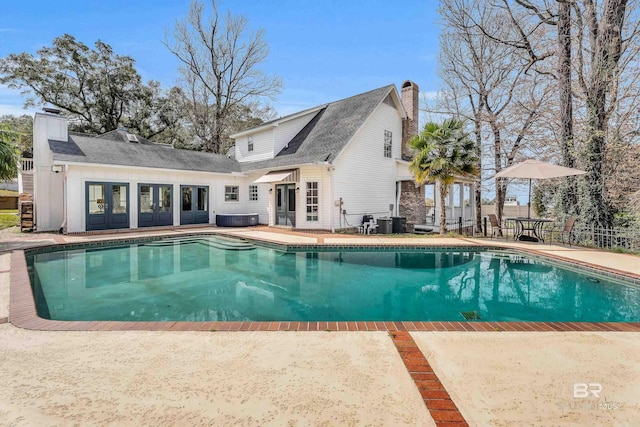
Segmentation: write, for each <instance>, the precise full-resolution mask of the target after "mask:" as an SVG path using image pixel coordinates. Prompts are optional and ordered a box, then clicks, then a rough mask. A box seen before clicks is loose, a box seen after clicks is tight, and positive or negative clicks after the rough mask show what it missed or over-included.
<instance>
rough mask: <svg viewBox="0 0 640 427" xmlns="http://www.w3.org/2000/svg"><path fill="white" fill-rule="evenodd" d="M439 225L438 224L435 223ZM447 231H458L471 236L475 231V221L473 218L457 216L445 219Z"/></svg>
mask: <svg viewBox="0 0 640 427" xmlns="http://www.w3.org/2000/svg"><path fill="white" fill-rule="evenodd" d="M436 225H438V226H439V225H440V224H436ZM445 229H446V230H447V232H452V233H458V234H462V235H465V236H473V235H474V233H475V231H476V221H475V220H474V219H463V218H462V217H458V218H455V219H447V220H446V228H445Z"/></svg>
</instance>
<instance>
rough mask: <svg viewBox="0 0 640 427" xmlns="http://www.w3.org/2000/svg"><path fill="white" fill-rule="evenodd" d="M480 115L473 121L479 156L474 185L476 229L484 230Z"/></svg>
mask: <svg viewBox="0 0 640 427" xmlns="http://www.w3.org/2000/svg"><path fill="white" fill-rule="evenodd" d="M481 109H482V104H480V107H479V108H478V111H481ZM479 115H480V114H476V115H475V120H474V121H473V123H474V126H475V133H476V147H475V148H476V156H477V157H478V162H477V164H476V168H477V169H478V178H477V179H476V183H475V185H474V189H475V199H476V204H475V208H476V212H475V214H476V230H482V180H481V178H480V177H481V176H482V129H481V126H482V123H481V121H480V118H479Z"/></svg>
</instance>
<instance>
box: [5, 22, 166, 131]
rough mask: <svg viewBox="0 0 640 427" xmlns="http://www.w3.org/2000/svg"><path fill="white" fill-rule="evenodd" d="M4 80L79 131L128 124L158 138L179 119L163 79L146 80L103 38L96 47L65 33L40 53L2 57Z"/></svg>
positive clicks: (27, 104)
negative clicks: (67, 119) (170, 109)
mask: <svg viewBox="0 0 640 427" xmlns="http://www.w3.org/2000/svg"><path fill="white" fill-rule="evenodd" d="M0 83H2V84H7V85H8V86H9V87H10V88H14V89H20V90H21V91H22V94H23V95H26V96H27V98H26V101H25V107H30V106H35V105H44V104H50V105H53V106H56V107H58V108H60V109H61V110H63V111H64V112H65V113H66V114H67V115H68V116H69V117H70V119H71V123H70V125H71V128H72V129H73V130H75V131H79V132H87V133H96V134H100V133H104V132H109V131H111V130H114V129H117V128H118V127H119V126H126V127H128V128H130V129H131V131H132V132H135V133H138V134H140V135H142V136H144V137H145V138H153V137H154V136H155V135H158V134H160V133H162V132H164V131H165V130H166V129H167V128H170V127H171V126H172V125H173V124H174V123H175V122H174V120H173V117H172V116H171V115H168V116H167V115H164V114H163V112H164V110H165V107H166V106H167V103H168V98H166V97H164V96H162V93H161V90H160V84H159V83H157V82H154V81H150V82H149V83H147V84H144V83H143V82H142V79H141V77H140V75H139V74H138V72H137V70H136V68H135V61H134V60H133V58H131V57H129V56H123V55H118V54H115V53H114V51H113V49H112V48H111V46H109V45H108V44H107V43H104V42H103V41H101V40H98V41H97V42H95V48H93V49H92V48H90V47H88V46H87V45H85V44H84V43H82V42H80V41H78V40H76V39H75V38H74V37H73V36H71V35H69V34H65V35H63V36H60V37H56V38H55V39H54V40H53V45H52V46H45V47H43V48H41V49H39V50H38V51H37V53H36V55H35V56H34V55H31V54H29V53H24V52H23V53H13V54H10V55H9V56H7V57H6V58H2V59H0Z"/></svg>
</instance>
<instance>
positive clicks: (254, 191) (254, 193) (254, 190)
mask: <svg viewBox="0 0 640 427" xmlns="http://www.w3.org/2000/svg"><path fill="white" fill-rule="evenodd" d="M256 200H258V186H257V185H250V186H249V201H251V202H255V201H256Z"/></svg>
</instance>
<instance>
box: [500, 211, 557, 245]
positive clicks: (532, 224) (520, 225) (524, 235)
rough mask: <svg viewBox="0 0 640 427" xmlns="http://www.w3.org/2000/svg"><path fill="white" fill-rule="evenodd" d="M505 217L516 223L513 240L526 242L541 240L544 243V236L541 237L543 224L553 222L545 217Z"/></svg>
mask: <svg viewBox="0 0 640 427" xmlns="http://www.w3.org/2000/svg"><path fill="white" fill-rule="evenodd" d="M505 219H506V221H513V222H515V224H516V226H515V233H514V235H513V239H514V240H521V241H527V242H538V241H542V243H544V238H543V237H542V227H543V226H544V225H545V224H548V223H551V222H553V220H552V219H547V218H524V217H512V218H505ZM532 234H533V235H532Z"/></svg>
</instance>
